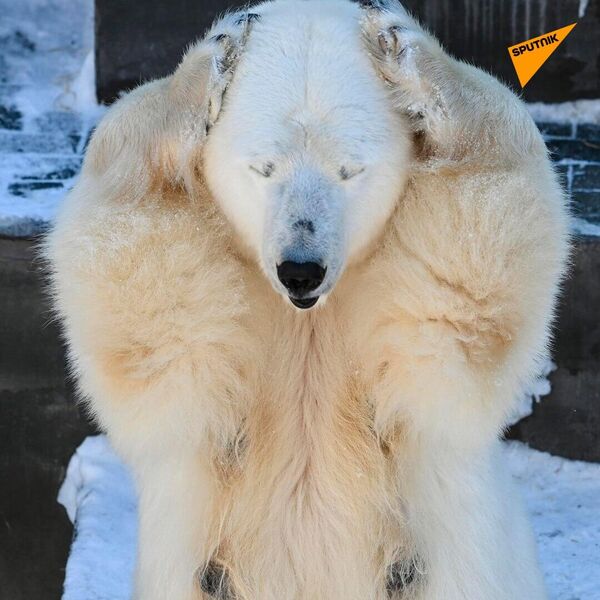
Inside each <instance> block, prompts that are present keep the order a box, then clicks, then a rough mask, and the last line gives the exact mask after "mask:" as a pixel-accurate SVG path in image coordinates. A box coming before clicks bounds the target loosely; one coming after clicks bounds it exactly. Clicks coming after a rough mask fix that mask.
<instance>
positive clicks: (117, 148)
mask: <svg viewBox="0 0 600 600" xmlns="http://www.w3.org/2000/svg"><path fill="white" fill-rule="evenodd" d="M258 18H259V17H258V15H256V14H254V13H248V12H238V13H231V14H228V15H226V16H224V17H223V18H222V19H220V20H219V21H217V22H216V23H215V24H214V25H213V27H212V28H211V29H210V30H209V32H208V33H207V34H206V36H205V37H204V38H203V39H202V40H201V41H199V42H197V43H195V44H193V45H192V46H191V47H190V48H189V49H188V51H187V52H186V54H185V56H184V58H183V60H182V61H181V63H180V65H179V67H178V68H177V70H176V71H175V73H174V74H173V75H172V76H170V77H166V78H164V79H160V80H157V81H153V82H150V83H147V84H145V85H142V86H140V87H138V88H136V89H134V90H133V91H131V92H129V93H128V94H126V95H125V96H123V97H122V98H121V99H119V100H118V101H117V102H116V103H115V104H114V105H113V106H112V107H111V108H110V110H109V111H108V113H107V114H106V116H105V117H104V118H103V119H102V121H101V123H100V124H99V126H98V128H97V130H96V132H95V133H94V135H93V137H92V140H91V142H90V145H89V148H88V151H87V154H86V159H85V164H84V169H83V175H84V176H85V175H86V174H87V175H92V176H95V177H102V178H103V179H104V180H105V181H106V182H107V183H108V185H110V186H112V187H113V188H114V187H116V188H118V190H115V192H117V191H118V192H126V193H128V194H129V195H130V194H131V193H133V192H134V191H135V192H137V194H136V195H140V194H143V193H145V192H146V191H147V190H148V189H149V188H150V187H156V186H157V185H158V186H160V187H163V186H165V185H169V186H179V185H181V184H185V185H190V184H191V180H192V179H193V178H194V176H195V175H194V174H195V172H196V170H197V168H198V166H199V164H200V153H201V150H202V147H203V146H204V142H205V140H206V136H207V134H208V132H209V130H210V128H211V127H212V125H213V124H214V123H215V121H216V119H217V118H218V116H219V113H220V110H221V106H222V101H223V97H224V95H225V92H226V90H227V87H228V85H229V83H230V81H231V79H232V77H233V73H234V71H235V67H236V65H237V62H238V60H239V57H240V56H241V53H242V51H243V47H244V44H245V42H246V39H247V37H248V34H249V32H250V28H251V26H252V23H253V22H254V21H255V20H257V19H258ZM123 188H126V189H125V190H124V189H123Z"/></svg>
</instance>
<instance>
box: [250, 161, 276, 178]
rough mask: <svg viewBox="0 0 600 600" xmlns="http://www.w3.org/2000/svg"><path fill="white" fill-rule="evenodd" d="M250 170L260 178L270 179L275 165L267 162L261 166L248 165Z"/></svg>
mask: <svg viewBox="0 0 600 600" xmlns="http://www.w3.org/2000/svg"><path fill="white" fill-rule="evenodd" d="M250 169H251V170H252V171H254V172H255V173H258V174H259V175H261V176H262V177H271V175H272V174H273V171H274V170H275V165H274V164H273V163H272V162H267V163H264V164H263V165H250Z"/></svg>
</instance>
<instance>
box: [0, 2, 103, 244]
mask: <svg viewBox="0 0 600 600" xmlns="http://www.w3.org/2000/svg"><path fill="white" fill-rule="evenodd" d="M0 8H1V10H2V18H1V19H0V75H1V77H0V96H1V97H0V104H2V105H3V106H6V107H9V108H10V109H11V110H13V109H14V110H15V111H18V112H19V113H20V114H21V121H22V128H19V129H8V130H7V129H0V234H7V235H30V234H32V233H38V232H39V231H40V230H43V229H44V228H45V227H46V226H47V224H48V223H49V222H51V220H52V218H53V216H54V214H55V213H56V210H57V207H58V206H59V204H60V202H61V200H62V199H63V198H64V196H65V193H66V191H68V189H69V188H70V187H71V186H72V184H73V183H74V181H75V174H73V177H72V178H70V179H67V180H61V181H58V179H57V180H55V181H54V183H53V184H50V185H47V182H46V181H43V183H42V184H41V185H40V186H39V187H40V189H32V190H31V189H27V190H26V191H24V192H23V193H22V194H17V195H15V194H14V193H11V191H10V188H9V186H10V185H11V184H14V183H17V184H21V183H23V182H31V180H32V177H31V176H30V172H29V171H28V170H27V168H28V167H27V165H28V164H31V165H32V166H33V167H34V168H36V169H37V167H39V166H40V165H42V164H49V163H51V162H52V161H54V163H56V164H59V163H61V162H64V161H69V160H70V159H72V158H79V155H80V153H81V152H82V150H83V144H84V143H85V138H86V134H87V132H88V131H89V129H90V128H91V127H92V125H94V124H95V123H96V122H97V121H98V119H99V118H100V116H101V115H102V114H103V112H104V110H105V109H104V107H101V106H99V105H98V104H97V102H96V96H95V69H94V6H93V1H92V0H19V1H17V2H9V1H7V0H0ZM49 116H50V117H51V118H50V119H49V118H48V117H49ZM52 117H53V118H52ZM65 121H69V122H70V124H72V125H73V128H72V129H70V130H68V131H65V130H64V129H63V127H62V125H63V124H64V123H65ZM37 170H38V171H40V169H37ZM51 170H52V167H50V171H51ZM78 170H79V165H77V169H76V171H75V173H76V172H77V171H78ZM42 179H44V178H42ZM35 183H40V182H37V181H36V182H35ZM61 183H62V185H61ZM33 187H38V186H36V185H34V186H33Z"/></svg>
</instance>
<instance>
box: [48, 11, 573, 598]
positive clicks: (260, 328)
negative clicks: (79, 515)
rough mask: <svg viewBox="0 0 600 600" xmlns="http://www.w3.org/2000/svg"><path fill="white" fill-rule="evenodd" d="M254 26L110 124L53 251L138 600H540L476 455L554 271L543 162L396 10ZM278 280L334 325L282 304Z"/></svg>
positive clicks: (503, 482)
mask: <svg viewBox="0 0 600 600" xmlns="http://www.w3.org/2000/svg"><path fill="white" fill-rule="evenodd" d="M251 12H253V13H257V14H259V15H261V19H260V20H258V21H257V20H256V19H247V18H246V19H245V18H243V15H240V14H234V15H228V16H226V17H225V18H224V19H222V20H221V21H219V22H217V23H216V24H215V26H214V27H213V30H211V31H210V32H209V33H208V34H207V36H206V38H205V39H204V40H203V41H201V42H199V43H198V44H196V45H195V46H194V47H192V48H191V49H190V51H189V52H188V53H187V55H186V57H185V58H184V60H183V62H182V64H181V65H180V67H179V68H178V70H177V71H176V72H175V74H174V75H173V76H171V77H169V78H166V79H163V80H160V81H157V82H153V83H150V84H147V85H144V86H141V87H140V88H138V89H137V90H135V91H133V92H132V93H130V94H128V95H127V96H126V97H125V98H123V99H121V100H120V101H119V102H117V103H116V104H115V106H114V107H113V108H111V110H110V111H109V113H108V115H107V116H106V117H105V119H104V120H103V122H102V123H101V125H100V126H99V128H98V130H97V131H96V133H95V134H94V136H93V139H92V142H91V144H90V149H89V151H88V154H87V157H86V160H85V164H84V168H83V173H82V177H81V179H80V181H79V183H78V184H77V186H76V187H75V188H74V190H73V191H72V193H71V194H70V196H69V198H68V199H67V201H66V203H65V205H64V207H63V210H62V212H61V214H60V215H59V218H58V221H57V224H56V227H55V228H54V230H53V232H52V233H51V234H50V235H49V237H48V240H47V243H46V255H47V256H48V258H49V260H50V261H51V266H52V269H53V279H52V284H53V292H54V295H55V300H56V308H57V312H58V314H59V315H60V317H61V318H62V320H63V322H64V326H65V332H66V337H67V340H68V343H69V352H70V358H71V364H72V366H73V369H74V371H75V373H76V375H77V377H78V382H79V386H80V390H81V394H82V397H83V398H84V399H85V400H86V402H88V404H89V406H90V408H91V410H92V411H93V413H94V415H95V416H96V418H97V419H98V421H99V423H100V424H101V425H102V426H103V427H104V428H105V429H106V430H107V431H108V433H109V435H110V437H111V440H112V442H113V444H114V445H115V447H116V448H117V450H118V451H119V452H120V453H121V454H122V455H123V457H124V458H125V459H126V460H127V461H128V462H129V463H130V465H131V466H132V468H133V470H134V473H135V475H136V480H137V484H138V491H139V494H140V519H141V523H140V555H139V561H138V574H137V591H136V598H137V599H138V600H164V599H165V598H168V599H172V600H199V599H200V598H205V597H206V596H205V595H203V592H202V590H201V589H200V583H199V580H200V578H201V577H202V573H203V572H204V569H205V567H206V565H207V564H208V563H209V562H211V561H212V563H213V564H218V565H220V567H221V568H222V569H223V570H224V572H226V573H227V578H226V579H225V578H224V579H223V580H222V582H221V583H222V589H223V590H225V588H227V586H230V587H231V588H233V589H234V590H235V597H236V598H239V599H240V600H282V599H285V600H313V599H314V600H317V599H318V600H332V599H339V600H367V599H370V600H384V599H386V598H388V591H387V590H386V580H387V579H388V578H389V574H390V566H391V565H392V564H395V565H396V570H397V572H398V573H399V575H398V577H399V578H402V577H403V578H404V579H406V581H405V585H404V588H403V590H400V589H398V590H396V591H394V592H393V594H392V597H393V598H398V599H399V598H402V599H403V600H523V599H527V600H542V599H543V598H545V597H546V596H545V592H544V589H543V584H542V581H541V578H540V574H539V570H538V567H537V564H536V557H535V549H534V546H533V542H532V536H531V534H530V531H529V527H528V525H527V523H526V520H525V517H524V515H523V512H522V509H521V507H520V503H519V501H518V500H516V499H515V498H514V497H513V492H512V486H511V483H510V481H509V479H508V478H507V477H506V475H505V474H504V466H503V465H502V464H501V463H500V461H499V458H498V457H499V453H498V443H499V442H498V435H499V433H500V432H501V430H502V427H503V426H504V423H505V422H506V419H507V417H508V416H509V415H510V414H511V410H512V407H513V404H514V402H515V398H516V392H517V391H518V390H519V388H520V386H521V385H522V383H523V382H524V381H525V380H526V379H527V378H529V377H531V376H532V375H533V374H534V373H535V371H536V366H537V364H538V361H539V360H540V358H541V357H542V356H544V354H545V353H546V348H547V343H548V331H549V325H550V321H551V317H552V311H553V307H554V303H555V296H556V292H557V289H558V284H559V280H560V277H561V274H562V273H563V271H564V265H565V261H566V256H567V248H568V241H567V230H568V226H567V225H568V218H567V212H566V209H565V202H564V198H563V195H562V193H561V190H560V187H559V184H558V182H557V178H556V176H555V174H554V173H553V171H552V168H551V165H550V163H549V161H548V158H547V155H546V150H545V147H544V144H543V141H542V139H541V137H540V136H539V134H538V132H537V130H536V128H535V125H534V123H533V122H532V121H531V119H530V117H529V116H528V115H527V113H526V111H525V110H524V108H523V106H522V104H521V103H520V102H519V100H518V99H517V98H515V97H514V96H513V95H512V94H511V93H510V92H509V91H508V90H507V89H506V88H504V87H503V86H501V85H500V84H499V83H498V82H497V81H496V80H495V79H493V78H492V77H490V76H489V75H486V74H484V73H483V72H481V71H479V70H477V69H475V68H473V67H471V66H467V65H465V64H462V63H459V62H457V61H455V60H453V59H452V58H450V57H449V56H447V55H446V54H445V53H444V52H443V51H442V50H441V48H440V47H439V45H438V44H437V42H436V41H435V40H434V39H433V38H431V37H430V36H428V35H427V34H426V33H425V32H423V31H422V30H421V29H420V28H419V26H418V25H417V24H416V23H415V22H414V21H412V20H411V19H410V17H409V16H408V15H407V14H406V13H405V12H404V10H403V9H402V8H401V7H400V6H399V5H396V4H389V5H388V8H386V9H370V10H367V11H363V10H362V9H359V8H358V7H357V6H356V5H354V4H350V3H349V2H346V0H327V2H316V0H304V1H300V0H276V1H275V2H273V3H268V4H262V5H259V6H257V7H255V8H253V9H251ZM215 36H216V37H215ZM342 167H343V169H344V170H343V171H341V170H340V169H342ZM342 172H343V173H344V176H343V177H342V176H341V173H342ZM266 175H268V176H266ZM305 217H307V218H310V219H311V220H313V221H314V225H315V235H314V236H313V237H306V236H305V237H298V236H297V235H296V234H295V233H294V231H293V223H294V220H295V219H298V218H305ZM286 253H288V254H290V253H291V254H292V255H294V256H298V257H299V258H300V259H302V260H309V259H316V258H318V259H319V260H321V261H322V262H323V263H324V264H326V265H327V267H328V269H327V277H326V280H325V281H324V282H323V284H322V287H321V288H320V289H319V290H318V292H319V293H320V294H327V302H323V299H321V300H319V302H318V304H317V305H316V306H315V308H313V309H311V310H308V311H299V310H297V309H295V308H294V307H292V306H291V304H290V303H289V301H288V300H287V298H286V294H285V290H284V289H283V288H282V287H281V285H280V284H279V282H278V280H277V276H276V272H275V268H276V264H277V262H278V261H280V260H282V259H285V258H286V256H287V255H288V254H286ZM294 253H296V254H294ZM411 573H413V574H414V577H413V579H412V581H409V580H410V579H411V577H409V575H410V574H411Z"/></svg>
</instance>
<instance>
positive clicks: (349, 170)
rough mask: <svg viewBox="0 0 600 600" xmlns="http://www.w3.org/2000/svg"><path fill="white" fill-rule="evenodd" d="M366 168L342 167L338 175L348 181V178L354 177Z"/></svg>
mask: <svg viewBox="0 0 600 600" xmlns="http://www.w3.org/2000/svg"><path fill="white" fill-rule="evenodd" d="M364 170H365V167H345V166H344V167H340V169H339V171H338V175H339V176H340V179H341V180H342V181H348V179H352V178H353V177H355V176H356V175H358V174H360V173H362V172H363V171H364Z"/></svg>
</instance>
